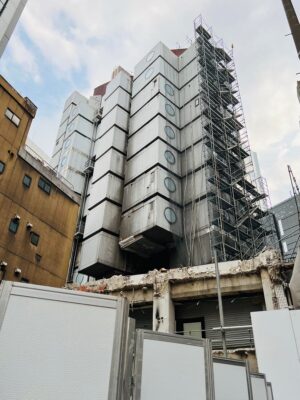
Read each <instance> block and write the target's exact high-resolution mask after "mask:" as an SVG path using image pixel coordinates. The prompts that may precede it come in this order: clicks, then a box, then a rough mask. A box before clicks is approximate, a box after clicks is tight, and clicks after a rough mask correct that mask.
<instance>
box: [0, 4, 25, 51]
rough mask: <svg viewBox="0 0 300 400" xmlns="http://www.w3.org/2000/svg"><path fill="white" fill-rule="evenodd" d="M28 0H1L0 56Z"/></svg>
mask: <svg viewBox="0 0 300 400" xmlns="http://www.w3.org/2000/svg"><path fill="white" fill-rule="evenodd" d="M26 3H27V0H1V1H0V57H1V56H2V54H3V52H4V50H5V47H6V45H7V43H8V41H9V39H10V37H11V35H12V33H13V31H14V29H15V26H16V24H17V22H18V20H19V18H20V16H21V14H22V11H23V9H24V7H25V6H26Z"/></svg>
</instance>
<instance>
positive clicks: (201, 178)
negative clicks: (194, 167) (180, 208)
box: [182, 169, 207, 204]
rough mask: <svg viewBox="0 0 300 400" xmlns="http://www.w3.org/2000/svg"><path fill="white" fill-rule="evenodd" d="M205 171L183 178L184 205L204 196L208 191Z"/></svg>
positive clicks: (201, 170)
mask: <svg viewBox="0 0 300 400" xmlns="http://www.w3.org/2000/svg"><path fill="white" fill-rule="evenodd" d="M206 187H207V186H206V174H205V169H200V170H199V171H197V172H195V173H194V174H190V175H188V176H186V177H184V178H182V200H183V203H184V204H187V203H189V202H190V201H192V200H194V199H198V198H199V197H201V196H202V195H204V194H205V193H206V192H207V190H206Z"/></svg>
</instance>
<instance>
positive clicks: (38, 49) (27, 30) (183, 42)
mask: <svg viewBox="0 0 300 400" xmlns="http://www.w3.org/2000/svg"><path fill="white" fill-rule="evenodd" d="M294 3H295V8H296V11H297V13H298V15H299V17H300V2H299V1H298V0H295V1H294ZM296 3H297V4H296ZM200 14H201V15H202V16H203V18H204V19H205V21H206V23H207V24H208V25H209V26H212V27H213V31H214V33H215V34H216V35H217V36H219V37H222V38H223V39H224V41H225V43H226V44H227V45H228V46H229V47H230V46H231V45H233V46H234V58H235V65H236V68H237V74H238V78H239V85H240V91H241V96H242V101H243V108H244V113H245V118H246V124H247V128H248V135H249V140H250V144H251V147H252V149H253V150H254V151H256V152H257V154H258V159H259V163H260V169H261V171H262V175H263V176H264V177H266V179H267V182H268V187H269V192H270V199H271V203H272V205H275V204H277V203H278V202H279V201H282V200H284V199H286V198H287V197H289V196H290V195H291V185H290V182H289V176H288V172H287V164H290V165H291V167H292V169H293V172H294V175H295V176H296V179H297V180H298V183H299V184H300V128H299V119H300V104H299V102H298V99H297V94H296V81H297V75H296V74H297V73H299V72H300V61H299V59H298V58H297V54H296V49H295V47H294V43H293V40H292V37H291V36H290V35H288V34H289V33H290V30H289V26H288V23H287V20H286V17H285V13H284V10H283V7H282V4H281V1H280V0H263V1H262V0H251V1H249V0H188V1H185V2H184V1H182V0H164V1H161V0H152V1H145V0H109V1H107V0H84V1H82V0H64V1H61V0H51V1H43V0H28V3H27V6H26V8H25V10H24V12H23V14H22V16H21V18H20V20H19V23H18V25H17V27H16V29H15V31H14V33H13V36H12V38H11V40H10V42H9V44H8V46H7V48H6V50H5V52H4V55H3V56H2V58H1V60H0V73H1V74H2V75H3V76H4V77H5V78H6V79H7V80H8V81H9V82H10V83H11V84H12V85H13V86H14V87H15V89H16V90H18V91H19V92H20V93H21V94H22V95H23V96H27V97H29V98H30V99H31V100H32V101H33V102H34V103H35V104H36V105H37V106H38V113H37V116H36V118H35V120H34V122H33V125H32V127H31V130H30V139H31V140H33V141H34V142H35V143H36V144H37V145H38V146H39V147H40V148H41V149H42V150H44V151H45V152H46V153H47V154H48V155H51V154H52V150H53V147H54V143H55V138H56V134H57V130H58V126H59V122H60V117H61V114H62V110H63V105H64V102H65V100H66V98H67V97H68V96H69V95H70V94H71V93H72V92H73V91H74V90H77V91H79V92H81V93H82V94H84V95H86V96H90V95H92V91H93V88H94V87H96V86H98V85H99V84H101V83H103V82H106V81H108V80H110V77H111V72H112V69H113V68H114V67H116V66H117V65H122V66H123V67H124V68H125V69H126V70H127V71H129V72H132V71H133V69H134V66H135V64H137V63H138V62H139V61H140V60H141V59H142V58H143V57H144V56H145V55H146V54H147V52H148V51H149V50H150V49H151V48H152V47H153V46H154V45H155V44H156V43H157V42H158V41H162V42H163V43H165V44H166V45H167V46H169V47H170V48H178V47H181V48H184V47H188V46H189V43H190V41H191V40H192V39H193V38H194V31H193V21H194V19H195V18H196V17H197V16H198V15H200ZM287 35H288V36H287ZM298 78H299V80H300V75H298Z"/></svg>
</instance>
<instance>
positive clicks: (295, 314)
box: [290, 310, 300, 362]
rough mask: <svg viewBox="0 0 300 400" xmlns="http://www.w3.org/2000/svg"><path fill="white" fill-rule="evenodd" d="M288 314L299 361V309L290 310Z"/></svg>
mask: <svg viewBox="0 0 300 400" xmlns="http://www.w3.org/2000/svg"><path fill="white" fill-rule="evenodd" d="M290 316H291V324H292V330H293V333H294V338H295V342H296V346H297V349H298V351H299V362H300V310H295V311H290Z"/></svg>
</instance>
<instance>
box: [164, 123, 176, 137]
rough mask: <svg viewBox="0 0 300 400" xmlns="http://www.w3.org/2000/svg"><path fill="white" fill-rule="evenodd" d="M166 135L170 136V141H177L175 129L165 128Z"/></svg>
mask: <svg viewBox="0 0 300 400" xmlns="http://www.w3.org/2000/svg"><path fill="white" fill-rule="evenodd" d="M165 134H166V135H167V136H168V138H169V139H175V132H174V129H173V128H171V127H170V126H168V125H166V126H165Z"/></svg>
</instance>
